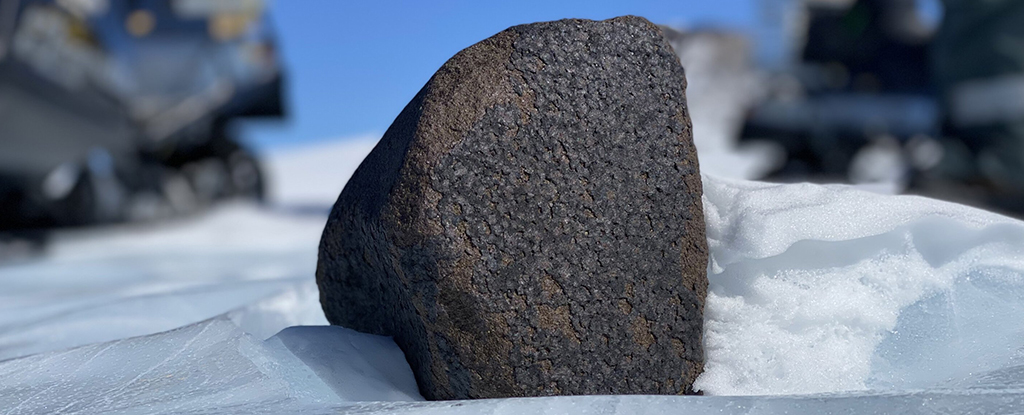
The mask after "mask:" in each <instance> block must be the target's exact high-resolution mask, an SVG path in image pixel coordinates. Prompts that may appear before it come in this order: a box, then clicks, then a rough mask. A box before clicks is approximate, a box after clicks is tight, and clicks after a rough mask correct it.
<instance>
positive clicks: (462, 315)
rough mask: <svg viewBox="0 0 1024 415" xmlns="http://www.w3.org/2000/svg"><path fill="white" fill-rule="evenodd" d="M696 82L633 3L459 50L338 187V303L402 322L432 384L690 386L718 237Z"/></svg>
mask: <svg viewBox="0 0 1024 415" xmlns="http://www.w3.org/2000/svg"><path fill="white" fill-rule="evenodd" d="M684 90H685V78H684V75H683V69H682V67H680V66H679V64H678V62H677V60H676V57H675V55H674V53H673V51H672V49H671V47H670V46H669V45H668V44H667V42H666V41H665V40H664V39H663V38H662V35H661V33H660V31H659V30H658V29H657V28H656V27H655V26H653V25H651V24H650V23H649V22H647V21H646V20H644V19H642V18H637V17H621V18H616V19H611V20H607V21H603V22H594V21H586V20H561V21H556V22H547V23H536V24H531V25H523V26H516V27H513V28H510V29H508V30H505V31H503V32H501V33H499V34H497V35H495V36H493V37H491V38H489V39H486V40H484V41H482V42H480V43H477V44H475V45H473V46H471V47H469V48H467V49H465V50H463V51H462V52H460V53H459V54H457V55H456V56H455V57H453V58H452V59H451V60H449V61H448V62H447V63H445V65H444V66H442V67H441V69H440V70H438V72H437V73H436V74H435V75H434V77H433V78H431V80H430V81H429V82H428V83H427V85H426V86H425V87H424V88H423V89H422V90H421V91H420V92H419V94H417V96H416V97H415V98H414V99H413V100H412V101H411V102H410V103H409V105H408V106H406V108H405V109H404V110H403V111H402V113H401V114H400V115H399V116H398V118H397V119H396V120H395V122H394V123H393V124H392V126H391V127H390V128H389V129H388V131H387V132H386V133H385V135H384V138H383V139H382V140H381V142H380V143H379V144H378V145H377V147H376V148H375V149H374V150H373V152H371V154H370V155H369V156H368V157H367V158H366V160H364V161H363V163H362V165H360V167H359V169H358V170H357V171H356V172H355V174H354V175H353V176H352V179H351V180H350V181H349V183H348V184H347V185H346V187H345V189H344V191H343V192H342V194H341V196H340V197H339V199H338V201H337V203H336V204H335V207H334V210H333V211H332V213H331V216H330V219H329V221H328V224H327V227H326V228H325V230H324V235H323V239H322V241H321V247H320V258H319V263H318V269H317V281H318V284H319V286H320V290H321V303H322V305H323V308H324V311H325V313H326V314H327V317H328V319H329V320H330V321H331V323H332V324H338V325H342V326H345V327H349V328H353V329H356V330H359V331H363V332H368V333H373V334H382V335H389V336H393V337H394V338H395V341H396V342H397V343H398V345H399V346H401V347H402V349H403V350H404V351H405V354H406V356H407V358H408V359H409V363H410V365H411V366H412V368H413V371H414V372H415V373H416V377H417V381H418V382H419V385H420V390H421V392H422V393H423V395H424V396H425V397H427V398H428V399H465V398H497V397H510V396H543V395H568V394H636V393H643V394H665V393H682V392H685V391H687V390H688V388H689V387H690V385H691V383H692V382H693V380H694V379H695V378H696V376H697V375H698V374H699V373H700V371H701V370H702V367H703V350H702V345H701V331H702V321H703V315H702V314H703V304H704V298H705V295H706V290H707V279H706V275H705V270H706V264H707V247H706V240H705V236H704V222H703V217H702V210H701V205H700V202H701V201H700V195H701V187H700V176H699V172H698V166H697V159H696V153H695V151H694V148H693V143H692V138H691V132H690V121H689V117H688V115H687V108H686V99H685V94H684Z"/></svg>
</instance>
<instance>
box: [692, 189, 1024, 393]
mask: <svg viewBox="0 0 1024 415" xmlns="http://www.w3.org/2000/svg"><path fill="white" fill-rule="evenodd" d="M704 203H705V212H706V220H707V229H708V242H709V245H710V248H711V264H710V265H709V272H708V277H709V280H710V287H709V294H708V300H707V308H706V314H705V321H706V329H705V330H706V333H705V346H706V353H707V365H706V369H705V372H704V374H703V375H702V376H701V377H700V378H699V379H698V381H697V383H696V386H697V387H698V388H699V389H701V390H704V391H705V392H706V393H708V394H714V395H755V394H757V395H760V394H804V393H820V392H837V391H860V390H890V391H891V390H914V389H926V388H934V387H940V386H944V385H951V384H959V383H962V382H964V381H966V379H968V378H969V377H970V376H971V374H972V373H979V372H984V371H988V370H997V369H1001V368H1005V367H1008V366H1010V365H1016V364H1022V363H1024V361H1021V359H1022V358H1024V319H1021V318H1020V316H1022V315H1024V258H1022V257H1021V255H1020V253H1021V252H1024V224H1022V223H1021V222H1019V221H1016V220H1012V219H1009V218H1006V217H1003V216H999V215H996V214H992V213H988V212H984V211H980V210H977V209H972V208H969V207H965V206H960V205H956V204H951V203H946V202H940V201H936V200H930V199H925V198H920V197H913V196H883V195H877V194H873V193H867V192H863V191H860V190H856V189H852V188H849V187H846V186H819V185H811V184H797V185H772V184H766V183H753V182H736V181H728V180H722V179H715V178H709V177H706V178H705V197H704Z"/></svg>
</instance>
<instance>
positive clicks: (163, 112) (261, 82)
mask: <svg viewBox="0 0 1024 415" xmlns="http://www.w3.org/2000/svg"><path fill="white" fill-rule="evenodd" d="M282 80H283V75H282V71H281V68H280V64H279V62H278V58H277V54H276V47H275V42H274V33H273V31H272V30H271V28H270V26H269V22H268V21H267V19H266V16H265V13H264V10H263V2H262V1H241V0H225V1H217V2H207V1H196V0H125V1H107V0H60V1H56V0H0V230H17V229H38V228H47V227H53V226H75V225H88V224H95V223H107V222H114V221H123V220H135V219H149V218H156V217H162V216H167V215H173V214H179V213H184V212H189V211H193V210H195V209H198V208H202V207H203V206H207V205H209V204H212V203H215V202H217V201H220V200H223V199H227V198H236V197H243V198H250V199H257V200H259V199H261V198H262V197H263V193H264V190H263V178H262V173H261V170H260V167H259V163H258V161H257V159H256V157H255V156H254V155H253V154H252V153H250V152H249V151H248V150H246V149H245V148H243V147H242V146H241V145H239V144H238V142H237V141H236V140H234V139H233V138H232V136H231V133H230V128H228V125H229V123H230V121H231V120H233V119H236V118H239V117H254V116H258V117H281V116H283V115H284V108H283V102H282Z"/></svg>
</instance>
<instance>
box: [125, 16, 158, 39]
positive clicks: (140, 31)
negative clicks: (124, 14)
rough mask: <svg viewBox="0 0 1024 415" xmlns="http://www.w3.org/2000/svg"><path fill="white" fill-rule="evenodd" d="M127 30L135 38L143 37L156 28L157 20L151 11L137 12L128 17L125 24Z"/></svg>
mask: <svg viewBox="0 0 1024 415" xmlns="http://www.w3.org/2000/svg"><path fill="white" fill-rule="evenodd" d="M124 27H125V29H127V30H128V33H131V34H132V36H135V37H143V36H146V35H148V34H150V33H152V32H153V29H154V28H156V18H155V17H153V13H151V12H150V11H149V10H136V11H133V12H131V13H130V14H129V15H128V18H127V19H125V22H124Z"/></svg>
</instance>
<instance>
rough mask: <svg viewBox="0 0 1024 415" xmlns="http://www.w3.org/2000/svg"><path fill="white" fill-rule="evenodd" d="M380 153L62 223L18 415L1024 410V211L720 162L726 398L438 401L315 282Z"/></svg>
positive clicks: (299, 165) (328, 157) (1, 321)
mask: <svg viewBox="0 0 1024 415" xmlns="http://www.w3.org/2000/svg"><path fill="white" fill-rule="evenodd" d="M372 145H373V140H372V139H362V140H351V141H348V142H341V143H332V144H329V145H324V146H320V147H315V148H309V149H293V150H289V151H284V152H279V153H273V154H271V155H270V157H271V159H270V160H269V161H268V166H270V170H271V171H274V172H277V174H276V176H275V177H276V180H275V183H279V184H281V186H283V187H282V188H280V189H277V190H276V191H275V192H274V193H273V195H274V198H275V199H274V200H275V202H274V203H272V204H271V205H269V206H264V207H257V206H251V205H244V204H233V205H226V206H222V207H219V208H217V209H215V210H213V211H211V212H208V213H207V214H204V215H202V216H199V217H195V218H188V219H179V220H174V221H168V222H163V223H156V224H150V225H141V226H140V225H133V226H122V227H116V228H110V229H105V230H99V231H96V230H93V231H71V232H64V233H59V234H58V235H56V236H55V237H54V240H53V241H52V244H51V246H50V248H49V249H48V251H47V253H46V254H45V255H44V256H42V257H40V258H36V259H32V260H27V261H21V262H18V263H7V264H3V265H0V360H2V361H0V414H22V413H54V412H61V413H99V412H114V413H153V412H175V413H210V412H218V413H239V414H242V413H246V414H247V413H282V412H303V413H307V412H308V413H328V412H330V413H410V414H414V413H415V414H424V413H436V414H459V413H474V414H475V413H495V414H501V413H663V412H669V411H671V412H680V413H684V412H685V413H689V412H692V413H712V412H714V413H724V414H750V413H794V414H804V413H806V414H818V413H829V412H833V413H835V412H858V413H968V412H970V413H989V412H1010V411H1015V410H1019V408H1021V407H1024V406H1022V405H1024V319H1021V318H1020V316H1022V315H1024V255H1021V253H1022V252H1024V223H1022V222H1020V221H1017V220H1014V219H1009V218H1006V217H1003V216H999V215H996V214H992V213H988V212H984V211H981V210H977V209H973V208H969V207H964V206H960V205H956V204H950V203H945V202H939V201H935V200H930V199H924V198H919V197H912V196H888V195H880V194H874V193H869V192H865V191H862V190H859V189H856V188H852V187H847V186H820V185H810V184H787V185H778V184H766V183H757V182H749V181H738V180H732V179H723V178H719V177H716V176H710V175H708V176H705V177H704V191H705V195H704V205H705V213H706V220H707V230H708V242H709V246H710V249H711V255H712V258H711V263H710V264H709V268H708V276H709V279H710V283H711V285H710V288H709V296H708V299H707V304H706V317H705V318H706V323H707V324H706V333H705V342H706V353H707V366H706V370H705V372H704V374H702V375H701V377H700V378H699V379H698V382H697V387H699V388H700V389H702V390H703V391H704V392H705V393H706V394H707V396H687V397H677V396H599V397H554V398H531V399H502V400H480V401H468V402H420V401H419V400H420V399H421V397H420V396H419V394H418V392H417V390H416V387H415V382H414V381H413V378H412V375H411V372H410V370H409V368H408V365H407V364H406V362H405V360H404V359H403V358H402V354H401V351H400V350H398V349H397V347H396V346H395V345H394V343H393V342H392V341H391V340H390V339H388V338H385V337H379V336H371V335H366V334H360V333H356V332H353V331H351V330H347V329H343V328H339V327H327V326H324V325H325V324H326V321H324V318H323V315H322V313H321V312H320V310H319V304H318V293H317V290H316V285H315V283H314V281H313V275H314V270H315V266H316V248H317V243H318V240H319V236H320V231H321V230H322V228H323V224H324V222H325V221H326V214H327V212H328V210H329V206H330V203H331V202H332V201H333V199H334V198H335V197H336V196H337V192H338V190H340V187H341V186H342V185H343V183H344V181H345V180H346V179H347V177H348V175H350V174H351V172H352V171H353V170H354V168H355V166H356V164H357V163H358V161H359V160H360V159H361V157H362V155H364V154H365V153H366V152H368V151H369V149H370V148H372ZM701 162H702V163H707V159H704V158H702V160H701ZM326 188H329V189H330V190H325V189H326ZM286 189H287V190H286ZM4 359H7V360H4ZM388 401H390V402H388Z"/></svg>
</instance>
